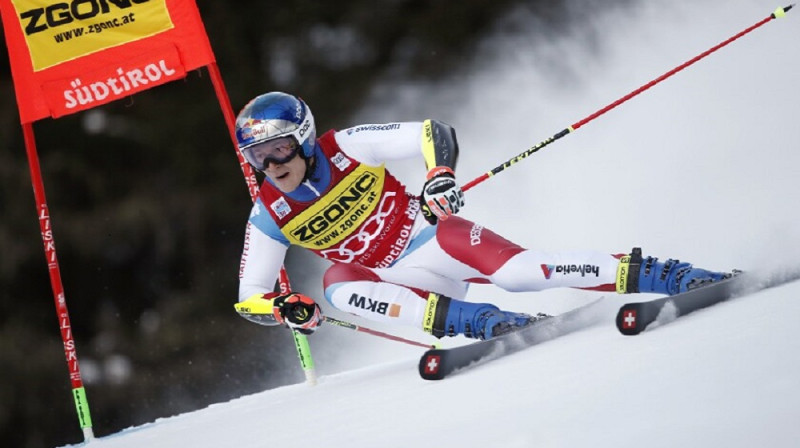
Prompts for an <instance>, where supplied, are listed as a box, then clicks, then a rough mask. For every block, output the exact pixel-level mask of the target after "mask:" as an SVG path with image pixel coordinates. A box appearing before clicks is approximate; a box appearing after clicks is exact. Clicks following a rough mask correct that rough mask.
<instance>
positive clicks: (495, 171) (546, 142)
mask: <svg viewBox="0 0 800 448" xmlns="http://www.w3.org/2000/svg"><path fill="white" fill-rule="evenodd" d="M793 7H794V3H792V4H791V5H789V6H786V7H785V8H778V9H776V10H775V12H773V13H772V14H770V15H769V16H768V17H767V18H765V19H763V20H760V21H759V22H758V23H756V24H755V25H752V26H750V27H748V28H746V29H744V30H743V31H741V32H739V33H738V34H736V35H734V36H732V37H730V38H728V39H727V40H725V41H723V42H721V43H719V44H717V45H716V46H714V47H711V48H710V49H708V50H706V51H704V52H702V53H700V54H699V55H697V56H695V57H694V58H692V59H690V60H688V61H686V62H684V63H683V64H681V65H679V66H677V67H675V68H674V69H672V70H670V71H668V72H666V73H664V74H663V75H661V76H659V77H658V78H656V79H654V80H652V81H650V82H648V83H647V84H645V85H643V86H641V87H639V88H638V89H636V90H634V91H632V92H630V93H628V94H627V95H625V96H623V97H622V98H620V99H618V100H616V101H614V102H613V103H611V104H609V105H607V106H605V107H603V108H602V109H600V110H598V111H597V112H595V113H593V114H591V115H589V116H588V117H586V118H584V119H582V120H580V121H578V122H576V123H575V124H573V125H572V126H569V127H567V128H566V129H563V130H561V131H559V132H558V133H556V134H555V135H553V136H552V137H550V138H548V139H546V140H543V141H541V142H539V143H538V144H536V145H534V146H532V147H530V148H529V149H527V150H526V151H524V152H522V153H520V154H519V155H517V156H516V157H513V158H511V159H509V160H508V161H506V162H505V163H503V164H502V165H499V166H497V167H495V168H493V169H492V170H491V171H487V172H486V173H484V174H482V175H480V176H478V177H477V178H475V179H473V180H471V181H470V182H468V183H466V184H464V185H463V186H462V187H461V189H462V190H463V191H467V190H469V189H470V188H472V187H474V186H475V185H477V184H479V183H481V182H483V181H485V180H486V179H488V178H490V177H492V176H494V175H495V174H498V173H500V172H502V171H504V170H505V169H506V168H508V167H510V166H511V165H514V164H516V163H517V162H519V161H520V160H522V159H524V158H526V157H528V156H530V155H531V154H533V153H535V152H537V151H539V150H540V149H542V148H544V147H545V146H547V145H549V144H550V143H553V142H554V141H556V140H558V139H560V138H561V137H564V136H566V135H567V134H570V133H572V132H574V131H576V130H577V129H578V128H580V127H581V126H583V125H585V124H587V123H589V122H591V121H592V120H594V119H595V118H597V117H599V116H601V115H603V114H605V113H606V112H608V111H610V110H611V109H614V108H615V107H617V106H619V105H620V104H623V103H625V102H626V101H628V100H630V99H631V98H633V97H635V96H637V95H639V94H640V93H642V92H644V91H645V90H647V89H649V88H651V87H653V86H654V85H656V84H658V83H660V82H661V81H664V80H665V79H667V78H669V77H671V76H672V75H674V74H676V73H678V72H679V71H681V70H683V69H685V68H687V67H689V66H691V65H693V64H694V63H695V62H697V61H699V60H701V59H703V58H705V57H706V56H708V55H710V54H711V53H714V52H715V51H717V50H719V49H720V48H722V47H724V46H726V45H728V44H730V43H731V42H733V41H735V40H737V39H739V38H740V37H742V36H744V35H745V34H748V33H750V32H751V31H753V30H755V29H756V28H759V27H761V26H763V25H764V24H766V23H767V22H770V21H772V20H773V19H777V18H781V17H784V16H785V15H786V12H788V11H789V10H790V9H792V8H793Z"/></svg>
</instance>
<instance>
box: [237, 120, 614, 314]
mask: <svg viewBox="0 0 800 448" xmlns="http://www.w3.org/2000/svg"><path fill="white" fill-rule="evenodd" d="M421 142H422V123H418V122H409V123H390V124H372V125H361V126H356V127H353V128H349V129H346V130H343V131H338V132H334V131H329V132H327V133H326V134H324V135H323V136H321V137H320V138H319V140H318V141H317V146H316V149H315V156H314V157H315V164H314V166H313V172H312V174H311V175H310V176H309V179H308V180H306V181H304V182H303V183H302V184H301V185H300V186H299V187H298V188H297V189H296V190H295V191H293V192H291V193H288V194H284V193H282V192H280V191H279V190H278V189H277V188H275V187H274V186H273V185H272V184H270V183H269V180H266V181H265V182H264V184H263V185H262V187H261V191H260V195H259V198H258V200H257V201H256V202H255V204H254V205H253V209H252V212H251V214H250V219H249V221H248V224H247V230H246V238H245V246H244V251H243V254H242V261H241V267H240V273H239V278H240V285H239V300H245V299H247V298H248V297H250V296H252V295H254V294H261V293H266V292H270V291H272V289H273V286H274V284H275V280H276V278H277V276H278V272H279V270H280V267H281V265H282V264H283V260H284V257H285V255H286V250H287V249H288V247H289V246H290V245H292V244H294V245H299V246H302V247H305V248H308V249H309V250H312V251H313V252H315V253H316V254H318V255H320V256H322V257H324V258H326V259H328V260H331V261H333V262H334V264H333V266H331V267H330V268H329V269H328V270H327V271H326V272H325V275H324V279H323V287H324V290H325V298H326V299H327V300H328V301H329V302H330V303H331V304H332V305H333V306H334V307H336V308H338V309H340V310H342V311H346V312H348V313H352V314H355V315H358V316H362V317H364V318H367V319H370V320H374V321H381V322H387V323H397V324H403V325H410V326H414V327H417V328H422V322H423V314H424V312H425V305H426V299H427V297H428V294H429V293H430V292H435V293H439V294H444V295H446V296H449V297H451V298H454V299H459V300H463V299H464V297H465V296H466V293H467V289H468V286H469V284H470V283H492V284H495V285H497V286H498V287H500V288H503V289H504V290H507V291H539V290H543V289H547V288H555V287H574V288H586V289H596V290H604V291H614V290H615V284H614V283H615V280H616V275H617V267H618V265H619V259H618V257H617V256H614V255H610V254H605V253H599V252H593V251H573V252H554V253H547V252H542V251H536V250H530V249H525V248H523V247H520V246H518V245H516V244H514V243H512V242H511V241H509V240H506V239H505V238H503V237H501V236H500V235H497V234H496V233H494V232H492V231H491V230H489V229H487V228H485V227H483V226H481V225H479V224H476V223H473V222H470V221H468V220H466V219H463V218H460V217H458V216H451V217H449V218H448V219H446V220H443V221H440V222H439V223H438V224H437V225H435V226H431V225H430V224H428V222H427V221H425V219H424V218H423V216H422V213H420V212H419V209H420V204H419V200H418V198H417V197H416V196H415V195H414V194H410V193H408V192H406V190H405V186H404V185H403V184H402V183H401V182H400V181H398V180H397V179H396V178H395V177H394V176H393V175H392V174H390V173H389V172H388V171H387V170H386V169H385V168H384V166H383V163H384V162H386V161H391V160H398V159H406V158H412V157H418V158H419V159H420V161H422V153H421Z"/></svg>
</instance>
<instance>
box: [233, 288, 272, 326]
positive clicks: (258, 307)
mask: <svg viewBox="0 0 800 448" xmlns="http://www.w3.org/2000/svg"><path fill="white" fill-rule="evenodd" d="M277 297H278V294H276V293H274V292H273V293H265V294H253V295H252V296H250V297H249V298H247V300H243V301H241V302H239V303H236V304H234V308H235V309H236V312H237V313H239V315H240V316H242V317H244V318H245V319H247V320H249V321H250V322H255V323H257V324H259V325H267V326H271V325H278V324H280V322H278V319H276V318H275V311H276V306H275V305H276V304H275V299H276V298H277Z"/></svg>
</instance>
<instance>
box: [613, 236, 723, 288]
mask: <svg viewBox="0 0 800 448" xmlns="http://www.w3.org/2000/svg"><path fill="white" fill-rule="evenodd" d="M731 276H732V274H729V273H724V272H713V271H707V270H705V269H700V268H695V267H692V265H691V264H690V263H681V262H680V261H678V260H672V259H669V260H667V261H665V262H664V263H661V262H659V261H658V258H654V257H647V258H642V249H640V248H638V247H634V248H633V251H632V252H631V254H630V255H629V256H626V257H622V259H621V260H620V265H619V268H618V270H617V292H619V293H622V294H626V293H633V292H650V293H657V294H667V295H670V296H673V295H675V294H679V293H682V292H686V291H689V290H691V289H694V288H698V287H701V286H703V285H705V284H708V283H712V282H716V281H719V280H722V279H726V278H729V277H731Z"/></svg>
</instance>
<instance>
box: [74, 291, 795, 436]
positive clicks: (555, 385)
mask: <svg viewBox="0 0 800 448" xmlns="http://www.w3.org/2000/svg"><path fill="white" fill-rule="evenodd" d="M798 293H800V283H793V284H790V285H786V286H783V287H778V288H775V289H773V290H767V291H764V292H761V293H757V294H754V295H750V296H747V297H742V298H738V299H735V300H733V301H731V302H728V303H724V304H721V305H717V306H715V307H713V308H710V309H707V310H703V311H698V312H696V313H694V314H692V315H690V316H687V317H684V318H683V319H680V320H677V321H675V322H673V323H671V324H669V325H666V326H662V327H660V328H658V329H656V330H650V331H647V332H645V333H643V334H642V335H640V336H636V337H625V336H622V335H620V334H619V333H618V332H617V331H616V329H615V327H614V326H613V323H612V322H613V321H612V319H611V318H609V319H608V321H607V323H606V324H603V325H599V326H596V327H593V328H590V329H587V330H584V331H581V332H578V333H574V334H571V335H568V336H564V337H562V338H559V339H555V340H553V341H550V342H547V343H544V344H542V345H539V346H537V347H535V348H531V349H528V350H525V351H522V352H518V353H516V354H513V355H510V356H508V357H505V358H500V359H497V360H494V361H492V362H490V363H486V364H483V365H480V366H477V367H475V368H473V369H471V370H467V371H463V372H460V373H459V374H456V375H455V376H453V377H451V378H448V379H446V380H443V381H437V382H427V381H424V380H422V379H420V378H419V376H418V375H417V363H418V361H419V357H418V356H417V354H411V353H409V354H408V355H407V356H403V357H401V359H399V360H398V361H396V362H390V363H385V364H381V365H378V366H372V367H365V368H362V369H358V370H354V371H349V372H343V373H338V374H333V375H328V376H323V377H322V378H320V381H319V383H318V384H317V385H316V386H313V387H312V386H307V385H305V384H298V385H292V386H286V387H282V388H278V389H274V390H270V391H266V392H262V393H259V394H255V395H251V396H246V397H242V398H239V399H236V400H233V401H231V402H228V403H224V404H218V405H214V406H211V407H209V408H207V409H203V410H199V411H196V412H192V413H188V414H184V415H180V416H176V417H171V418H165V419H160V420H157V421H156V422H154V423H152V424H150V425H145V426H142V427H137V428H131V429H129V430H126V431H123V432H121V433H119V434H116V435H113V436H108V437H105V438H102V439H96V440H94V441H92V442H91V443H90V444H89V445H88V446H92V447H97V448H112V447H113V448H132V447H142V446H152V447H156V446H158V447H172V446H195V447H212V446H213V447H217V446H236V447H241V448H245V447H261V446H267V445H270V446H292V445H298V444H321V445H323V446H347V447H375V446H385V447H407V446H420V445H425V446H466V447H478V446H504V447H529V446H544V447H551V446H552V447H585V446H593V447H615V446H621V445H622V446H629V445H632V444H634V443H643V444H645V446H647V447H648V448H654V447H675V446H725V447H753V446H771V447H790V446H796V443H797V441H798V440H800V427H798V425H797V421H798V418H800V387H798V378H800V356H799V355H798V353H800V338H798V333H799V332H798V329H797V326H796V317H797V316H798V315H800V301H798V300H797V299H796V297H797V295H798ZM620 303H622V302H621V299H620ZM381 344H383V345H386V346H388V344H391V343H390V342H385V343H384V342H381Z"/></svg>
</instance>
